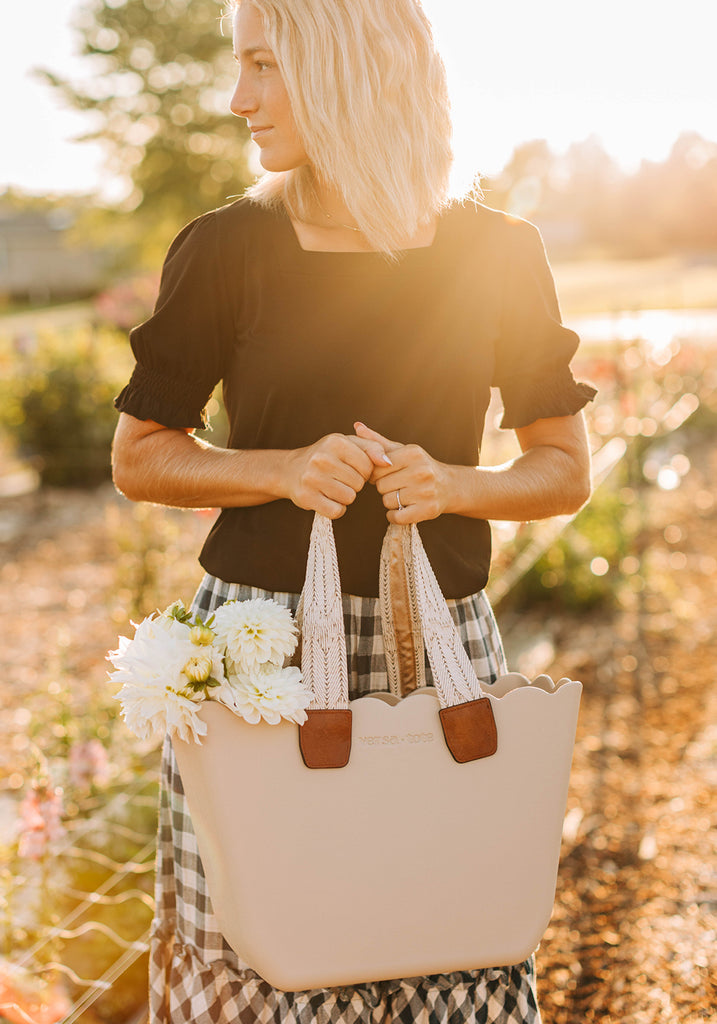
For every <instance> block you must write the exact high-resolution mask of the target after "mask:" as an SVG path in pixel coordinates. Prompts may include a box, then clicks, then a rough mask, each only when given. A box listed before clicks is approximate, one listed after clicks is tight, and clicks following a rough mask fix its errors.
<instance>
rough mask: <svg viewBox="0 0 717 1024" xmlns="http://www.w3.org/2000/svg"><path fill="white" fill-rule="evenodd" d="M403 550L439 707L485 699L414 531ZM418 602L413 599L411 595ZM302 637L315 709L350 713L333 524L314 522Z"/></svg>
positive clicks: (319, 518)
mask: <svg viewBox="0 0 717 1024" xmlns="http://www.w3.org/2000/svg"><path fill="white" fill-rule="evenodd" d="M402 529H403V530H406V529H409V530H410V546H405V547H404V550H405V551H406V556H407V559H409V560H410V563H411V564H410V565H409V566H408V569H409V571H408V573H407V577H408V584H409V587H410V588H411V589H412V590H415V603H416V607H417V610H418V617H419V619H420V624H421V625H422V631H423V640H424V643H425V645H426V650H427V652H428V660H429V662H430V665H431V670H432V672H433V683H434V686H435V687H436V690H437V692H438V700H439V703H440V705H441V707H451V706H453V705H454V704H461V703H463V702H464V701H468V700H476V699H477V698H479V697H482V696H485V694H484V693H483V691H482V689H481V685H480V683H479V681H478V678H477V676H476V674H475V672H474V670H473V666H472V665H471V662H470V659H469V658H468V655H467V654H466V652H465V648H464V647H463V644H462V643H461V639H460V637H459V635H458V631H457V629H456V627H455V624H454V622H453V619H452V618H451V613H450V611H449V610H448V606H447V604H446V601H445V598H444V597H443V594H442V593H441V588H440V587H439V585H438V581H437V579H436V577H435V574H434V572H433V569H432V568H431V564H430V562H429V561H428V556H427V555H426V552H425V550H424V547H423V543H422V541H421V537H420V534H419V532H418V529H417V528H416V526H415V525H414V526H411V527H403V528H402ZM412 596H414V595H412ZM300 609H301V611H300V615H298V616H297V618H299V619H300V622H299V624H300V627H301V633H302V647H301V671H302V674H303V677H304V681H305V682H306V683H307V684H308V685H309V686H310V687H311V690H312V692H313V694H314V699H313V702H312V703H311V709H314V710H316V709H321V708H347V707H348V703H349V685H348V661H347V656H346V633H345V630H344V618H343V607H342V602H341V583H340V580H339V568H338V561H337V558H336V545H335V542H334V531H333V525H332V523H331V520H330V519H327V518H326V517H325V516H320V515H319V514H318V513H317V514H316V515H315V516H314V523H313V526H312V529H311V540H310V543H309V557H308V561H307V565H306V582H305V584H304V590H303V594H302V597H301V603H300Z"/></svg>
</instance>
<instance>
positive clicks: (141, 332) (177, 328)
mask: <svg viewBox="0 0 717 1024" xmlns="http://www.w3.org/2000/svg"><path fill="white" fill-rule="evenodd" d="M234 334H235V331H234V315H233V311H232V303H231V301H230V296H229V294H228V290H227V289H226V287H225V284H224V268H223V266H222V260H221V258H220V251H219V239H218V227H217V217H216V213H215V212H212V213H208V214H204V215H203V216H202V217H199V218H197V219H196V220H194V221H192V223H191V224H188V225H187V226H186V227H185V228H183V229H182V231H180V233H179V234H178V235H177V237H176V238H175V239H174V241H173V242H172V244H171V246H170V248H169V251H168V253H167V256H166V259H165V261H164V267H163V268H162V277H161V282H160V286H159V296H158V298H157V303H156V305H155V308H154V313H153V314H152V316H151V317H150V318H149V320H146V321H145V322H144V323H143V324H140V326H139V327H135V328H134V330H132V331H131V332H130V344H131V346H132V351H133V353H134V356H135V358H136V360H137V363H136V366H135V368H134V372H133V373H132V377H131V378H130V381H129V383H128V384H127V386H126V387H125V388H124V389H123V390H122V392H121V393H120V394H119V395H118V396H117V398H116V399H115V407H116V408H117V409H118V410H119V411H120V412H126V413H129V414H130V415H131V416H135V417H136V418H137V419H140V420H155V421H156V422H157V423H161V424H163V426H166V427H173V428H176V429H184V428H201V427H204V426H206V414H205V406H206V404H207V402H208V400H209V398H210V397H211V394H212V391H213V390H214V387H215V385H216V384H217V382H218V381H219V380H221V378H222V376H223V373H224V366H225V365H226V361H227V356H228V354H229V353H230V351H231V347H232V344H233V340H234Z"/></svg>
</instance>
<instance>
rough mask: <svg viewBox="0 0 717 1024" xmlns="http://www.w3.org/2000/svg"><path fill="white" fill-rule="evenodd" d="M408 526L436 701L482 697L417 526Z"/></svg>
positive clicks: (447, 703) (446, 703) (449, 704)
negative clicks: (436, 693) (436, 692)
mask: <svg viewBox="0 0 717 1024" xmlns="http://www.w3.org/2000/svg"><path fill="white" fill-rule="evenodd" d="M409 529H410V532H411V551H412V556H413V573H412V574H411V576H412V579H413V582H414V585H415V588H416V600H417V602H418V613H419V615H420V618H421V622H422V624H423V641H424V643H425V645H426V650H427V652H428V660H429V662H430V665H431V671H432V673H433V685H434V686H435V688H436V690H437V691H438V701H439V703H440V705H441V707H443V708H446V707H452V706H453V705H454V704H462V703H463V702H464V701H468V700H477V699H478V698H479V697H484V696H485V693H484V692H483V690H482V689H481V685H480V682H479V681H478V677H477V676H476V674H475V671H474V669H473V666H472V664H471V661H470V658H469V657H468V655H467V654H466V651H465V648H464V646H463V644H462V643H461V638H460V636H459V635H458V630H457V629H456V627H455V623H454V622H453V619H452V617H451V613H450V611H449V610H448V605H447V604H446V599H445V598H444V596H443V594H442V592H441V588H440V586H439V585H438V580H437V579H436V576H435V573H434V572H433V569H432V567H431V563H430V562H429V561H428V556H427V555H426V552H425V549H424V547H423V542H422V541H421V535H420V534H419V532H418V528H417V527H416V525H415V524H413V525H412V526H410V527H409ZM410 578H411V577H409V579H410Z"/></svg>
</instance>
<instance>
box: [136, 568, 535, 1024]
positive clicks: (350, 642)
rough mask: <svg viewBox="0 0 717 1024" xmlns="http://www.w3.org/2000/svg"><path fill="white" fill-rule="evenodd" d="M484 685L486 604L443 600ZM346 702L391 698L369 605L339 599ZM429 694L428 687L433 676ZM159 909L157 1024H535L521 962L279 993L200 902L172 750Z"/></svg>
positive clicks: (489, 666)
mask: <svg viewBox="0 0 717 1024" xmlns="http://www.w3.org/2000/svg"><path fill="white" fill-rule="evenodd" d="M253 597H272V598H274V600H276V601H278V602H279V603H281V604H283V605H286V606H287V607H289V608H291V609H292V611H295V610H296V606H297V604H298V599H299V596H298V594H281V593H267V592H266V591H263V590H259V589H257V588H255V587H246V586H242V585H238V584H227V583H224V582H222V581H221V580H218V579H216V578H215V577H212V576H205V578H204V580H203V582H202V585H201V587H200V588H199V591H198V592H197V596H196V598H195V601H194V605H193V609H194V610H195V611H199V612H203V613H205V614H208V613H209V612H211V611H212V610H213V609H214V608H216V607H218V606H219V605H220V604H223V603H224V602H225V601H230V600H237V599H239V600H246V599H248V598H253ZM448 606H449V608H450V609H451V613H452V615H453V617H454V620H455V622H456V625H457V627H458V630H459V633H460V635H461V639H462V640H463V642H464V644H465V645H466V650H467V652H468V654H469V656H470V658H471V660H472V662H473V665H474V666H475V669H476V674H477V675H478V678H479V679H481V681H484V682H487V683H492V682H494V681H495V679H496V678H497V677H498V675H500V674H502V673H503V672H505V671H506V666H505V658H504V655H503V649H502V646H501V642H500V635H499V633H498V628H497V626H496V623H495V619H494V617H493V613H492V610H491V608H490V605H489V603H488V600H487V598H486V597H485V596H484V595H483V594H477V595H474V596H472V597H467V598H462V599H461V600H458V601H448ZM344 618H345V622H346V639H347V647H348V658H349V673H350V674H349V686H350V696H351V698H352V699H353V698H356V697H359V696H361V695H362V694H364V693H368V692H370V691H377V690H388V678H387V675H386V665H385V659H384V653H383V637H382V634H381V617H380V613H379V608H378V601H377V599H375V598H368V597H353V596H350V595H344ZM426 683H427V684H428V685H431V674H430V667H429V666H428V665H427V666H426ZM162 765H163V767H162V776H163V782H162V794H161V801H160V812H159V835H158V849H157V877H156V898H157V909H156V917H155V921H154V924H153V932H152V944H151V955H150V1020H151V1022H152V1024H170V1022H171V1024H389V1022H399V1024H540V1014H539V1011H538V1006H537V1000H536V994H535V974H534V968H533V960H532V958H531V959H529V960H526V961H525V963H522V964H516V965H513V966H506V967H501V968H490V969H484V970H475V971H462V972H456V973H453V974H440V975H432V976H430V977H427V978H404V979H398V980H395V981H383V982H373V983H370V984H365V985H357V986H352V987H347V988H332V989H317V990H312V991H305V992H281V991H279V990H278V989H275V988H272V986H271V985H269V984H268V983H267V982H266V981H264V979H263V978H261V977H259V975H258V974H256V973H255V972H254V971H252V970H251V969H250V968H249V967H248V966H247V965H245V964H243V963H242V962H241V961H240V960H239V959H238V957H237V955H236V953H234V951H233V950H232V949H230V947H229V946H228V945H227V943H226V942H225V941H224V939H223V937H222V935H221V934H220V933H219V931H218V926H217V923H216V920H215V918H214V916H213V913H212V907H211V902H210V900H209V896H208V894H207V891H206V883H205V879H204V873H203V870H202V864H201V860H200V858H199V852H198V850H197V843H196V838H195V836H194V832H193V830H192V823H191V820H190V818H189V811H188V808H187V804H186V800H185V797H184V791H183V789H182V782H181V779H180V777H179V773H178V771H177V766H176V763H175V760H174V756H173V753H172V747H171V744H170V743H169V742H166V743H165V747H164V755H163V762H162Z"/></svg>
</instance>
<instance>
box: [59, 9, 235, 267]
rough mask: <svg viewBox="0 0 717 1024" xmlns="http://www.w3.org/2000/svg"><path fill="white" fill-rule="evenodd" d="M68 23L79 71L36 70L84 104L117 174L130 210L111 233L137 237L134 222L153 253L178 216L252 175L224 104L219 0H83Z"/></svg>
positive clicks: (227, 83) (229, 67)
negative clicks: (76, 77)
mask: <svg viewBox="0 0 717 1024" xmlns="http://www.w3.org/2000/svg"><path fill="white" fill-rule="evenodd" d="M75 26H76V29H77V32H78V35H79V38H80V44H81V53H82V54H83V55H85V56H86V57H87V61H86V64H87V70H88V76H87V77H86V78H84V79H83V80H82V81H79V82H77V81H69V80H68V79H65V78H62V77H60V76H58V75H56V74H54V73H53V72H52V71H49V70H44V71H43V72H42V74H43V75H44V77H45V78H46V80H47V81H48V82H49V83H50V84H51V85H52V86H54V87H55V88H56V89H57V90H59V91H60V92H61V93H62V96H63V98H64V100H65V101H66V103H67V104H68V105H69V106H71V107H74V108H75V109H77V110H82V111H86V112H87V115H88V117H87V120H88V126H89V127H88V131H87V132H86V134H85V135H84V136H83V137H84V138H86V139H93V140H100V141H101V142H102V143H104V145H105V147H106V151H107V166H108V170H110V171H112V172H113V173H114V174H118V175H119V176H120V177H121V178H124V179H126V182H127V198H126V199H125V201H124V202H123V203H122V204H121V207H120V212H124V213H127V212H132V213H133V214H134V216H133V218H131V219H130V220H129V221H128V220H127V219H126V218H124V219H122V223H121V224H119V225H118V224H117V223H115V224H114V229H115V231H117V229H118V228H119V232H118V233H117V235H116V237H117V238H118V240H119V241H120V242H124V243H127V242H129V241H131V240H134V241H135V243H136V242H137V237H136V236H137V231H138V229H141V230H140V231H139V234H140V235H141V248H142V250H143V251H144V255H145V257H146V259H147V260H148V261H149V262H151V261H154V262H156V261H157V260H158V259H161V255H162V254H163V252H164V250H165V249H166V246H167V243H168V241H169V240H170V239H171V237H172V236H173V235H174V234H175V233H176V231H177V230H178V228H179V227H181V225H183V224H184V223H186V222H187V221H188V220H191V219H192V218H193V217H196V216H198V215H199V214H201V213H203V212H205V211H206V210H209V209H213V208H215V207H217V206H221V205H223V204H224V203H226V202H228V201H229V200H230V199H231V198H232V197H233V196H236V195H238V194H240V193H241V192H242V191H243V189H244V187H245V186H246V185H247V184H248V183H249V182H250V180H252V177H251V175H250V173H249V171H248V168H247V161H246V143H247V139H248V135H247V131H246V126H245V124H244V122H243V121H242V120H241V119H240V118H236V117H234V116H233V115H232V114H230V112H229V99H230V96H231V92H232V88H233V84H234V78H235V68H234V63H233V58H232V48H231V33H230V30H229V23H228V21H227V20H226V19H225V18H223V8H222V4H221V3H219V2H218V0H86V2H85V4H84V5H83V6H81V7H80V8H79V10H78V13H77V15H76V19H75ZM133 236H134V238H133ZM135 248H136V246H135Z"/></svg>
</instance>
